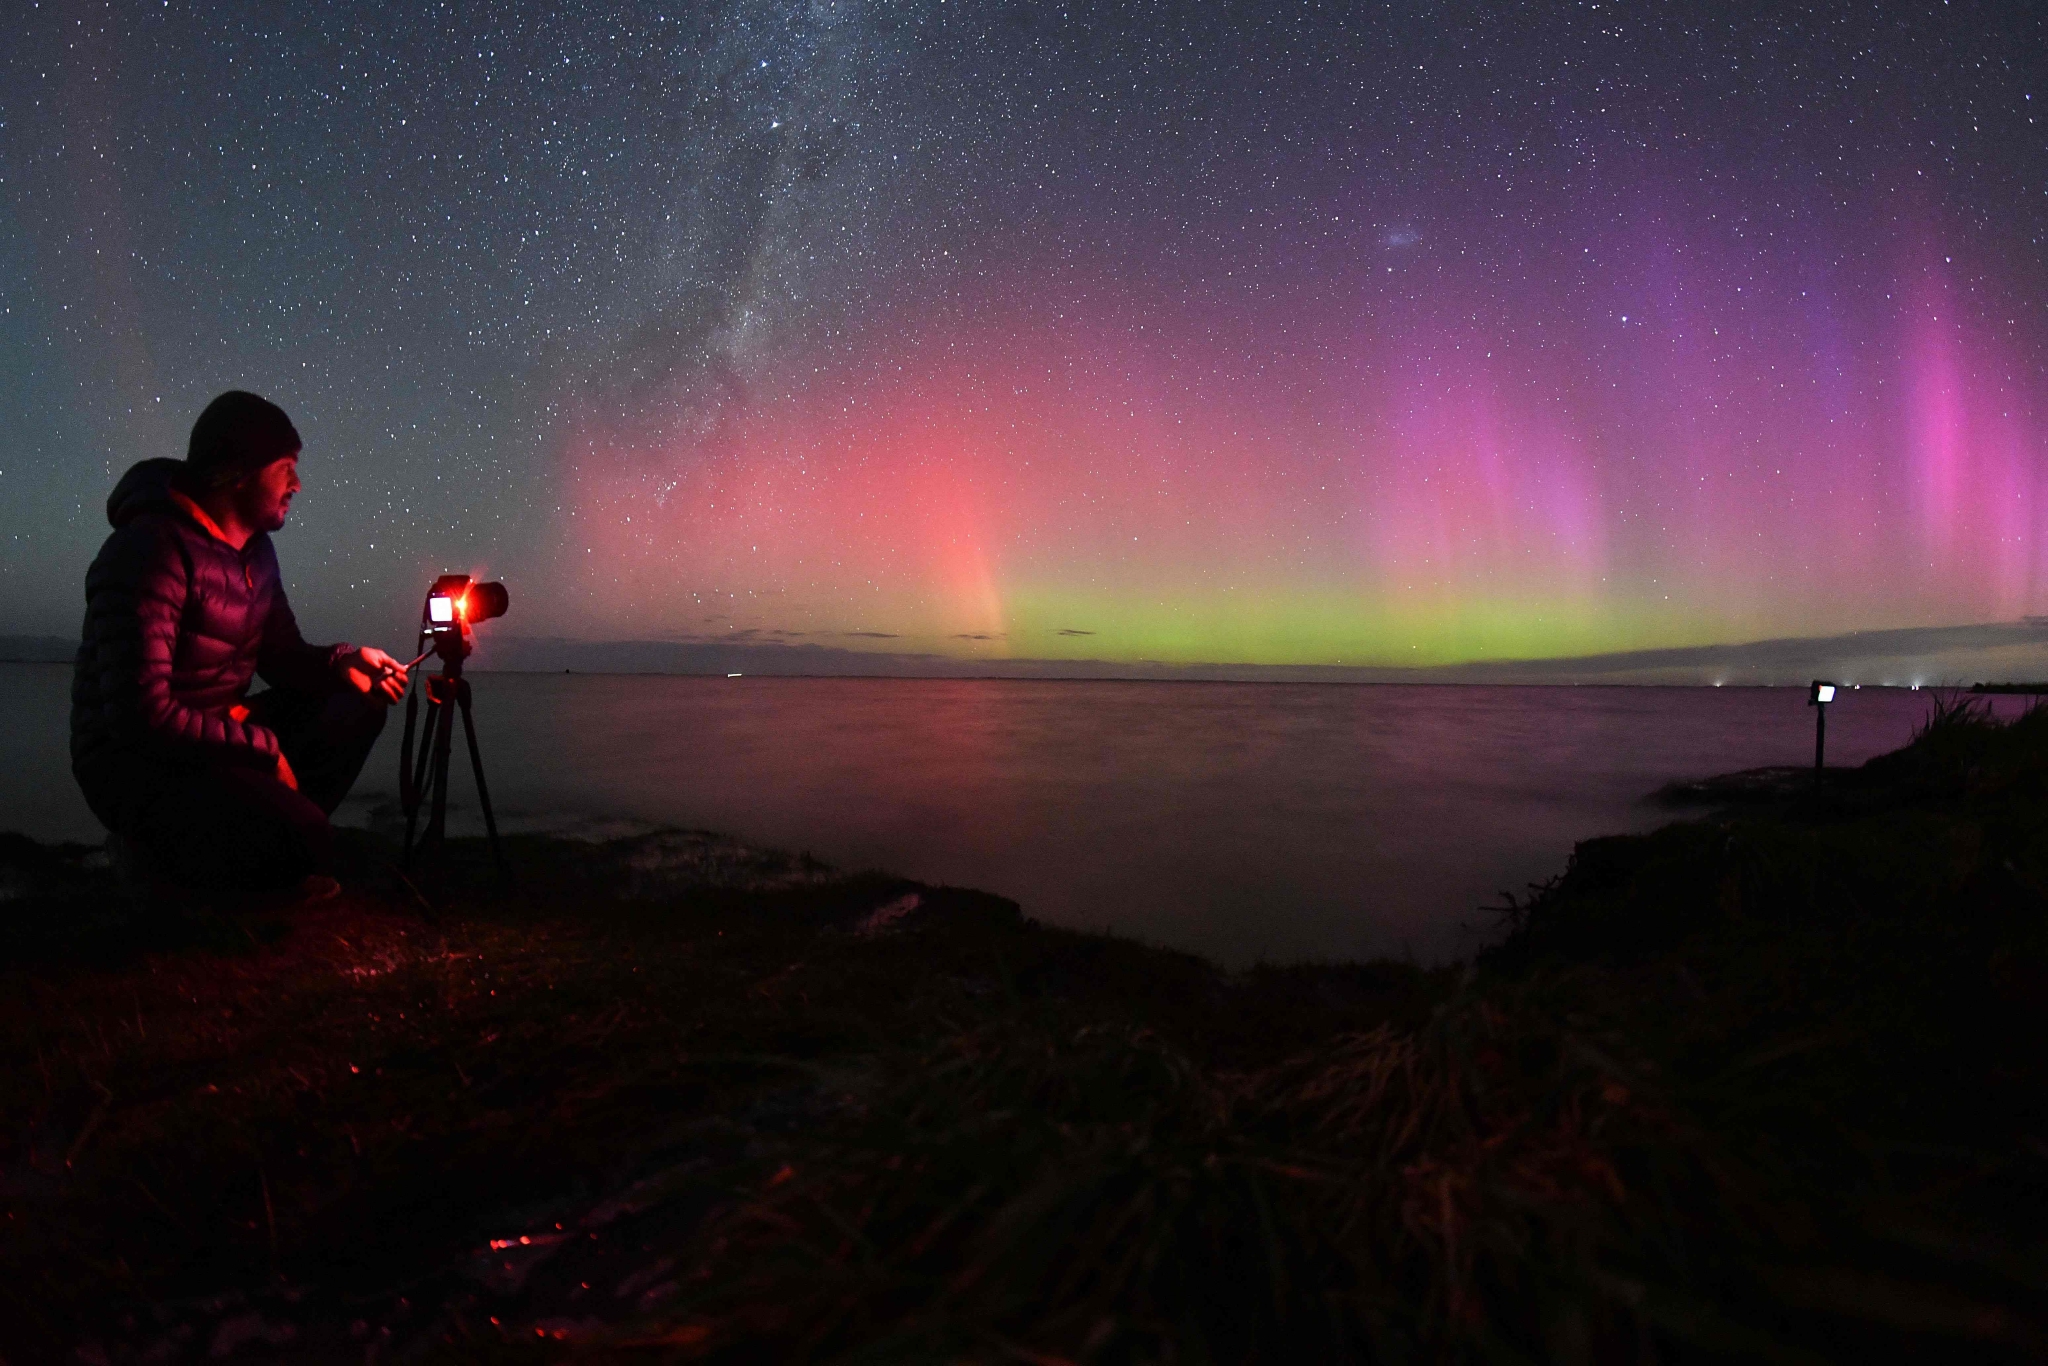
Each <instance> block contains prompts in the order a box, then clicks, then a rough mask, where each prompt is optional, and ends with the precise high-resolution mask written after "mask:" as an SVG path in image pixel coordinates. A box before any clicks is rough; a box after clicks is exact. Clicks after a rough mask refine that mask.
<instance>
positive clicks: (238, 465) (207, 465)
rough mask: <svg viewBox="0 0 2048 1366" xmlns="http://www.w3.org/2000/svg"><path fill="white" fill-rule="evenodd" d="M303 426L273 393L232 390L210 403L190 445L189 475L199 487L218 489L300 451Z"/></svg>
mask: <svg viewBox="0 0 2048 1366" xmlns="http://www.w3.org/2000/svg"><path fill="white" fill-rule="evenodd" d="M300 444H301V443H300V441H299V433H298V429H297V428H296V427H294V426H292V420H291V419H290V418H288V417H286V416H285V415H284V409H282V408H280V407H278V406H277V405H276V404H275V403H272V402H271V401H270V400H269V399H267V398H258V397H257V396H256V395H255V394H251V393H246V392H244V391H243V390H240V389H230V390H228V391H227V392H226V393H224V394H222V395H221V396H220V397H219V398H217V399H215V400H214V401H213V402H211V403H209V404H207V405H206V411H205V412H203V413H201V414H200V415H199V420H198V421H197V422H195V423H193V424H192V441H191V444H189V445H188V446H186V448H185V470H186V478H187V480H188V481H189V482H190V483H191V484H192V485H193V487H194V488H197V489H217V488H224V487H225V486H227V485H229V484H232V483H234V482H235V481H236V480H237V479H240V478H241V477H242V476H243V475H245V474H252V473H254V472H255V471H257V470H260V469H262V468H263V467H264V466H265V465H268V464H269V463H270V462H271V461H273V460H277V459H281V458H282V457H284V456H287V455H295V454H297V453H298V450H299V447H300Z"/></svg>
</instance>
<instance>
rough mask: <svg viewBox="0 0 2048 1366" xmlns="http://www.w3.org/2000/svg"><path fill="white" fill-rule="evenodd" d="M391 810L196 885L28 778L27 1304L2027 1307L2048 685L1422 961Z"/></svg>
mask: <svg viewBox="0 0 2048 1366" xmlns="http://www.w3.org/2000/svg"><path fill="white" fill-rule="evenodd" d="M388 852H389V851H388V850H386V849H384V848H383V847H381V846H379V845H377V844H376V843H375V842H373V841H371V840H369V839H368V838H367V837H365V838H364V840H363V842H362V843H360V844H359V845H358V846H357V847H356V848H355V849H354V851H353V857H354V858H355V859H356V861H357V864H358V867H357V870H356V872H355V874H354V876H353V877H352V878H350V879H349V883H350V890H349V891H348V892H347V893H345V894H344V896H343V897H342V898H341V899H339V900H338V901H334V902H329V903H326V904H324V905H320V906H316V907H311V908H300V909H297V910H292V911H289V912H279V911H277V910H276V909H275V908H271V909H266V908H263V907H249V906H241V907H225V908H209V909H203V910H199V911H196V912H194V913H191V914H188V915H185V916H182V917H166V916H163V915H161V914H158V915H142V914H140V913H138V912H137V911H135V910H134V909H132V908H131V907H129V906H128V905H127V904H126V903H125V902H123V901H122V899H121V898H120V896H119V895H118V893H117V892H116V891H115V890H114V888H113V887H112V885H111V882H110V881H109V879H108V877H107V875H106V873H105V872H104V871H102V870H100V869H97V868H96V867H95V866H94V860H93V858H92V857H90V856H89V855H88V854H87V853H86V851H83V850H78V849H50V848H44V847H38V846H34V845H31V844H29V843H28V842H27V841H25V840H21V839H20V838H19V837H5V836H0V897H4V898H5V899H0V973H4V982H0V1359H4V1360H5V1361H6V1362H9V1363H13V1366H21V1363H27V1362H42V1361H76V1362H82V1363H88V1364H90V1363H98V1362H129V1361H151V1362H175V1361H202V1360H218V1359H229V1360H262V1359H283V1360H293V1361H313V1362H326V1361H334V1362H344V1361H345V1362H350V1363H358V1362H385V1361H421V1362H440V1361H450V1362H452V1361H508V1362H509V1361H541V1360H554V1359H560V1358H564V1357H584V1358H602V1359H632V1360H665V1359H677V1360H712V1361H728V1360H730V1361H742V1360H745V1361H756V1360H820V1361H822V1360H868V1361H977V1362H1033V1363H1054V1362H1146V1361H1178V1362H1246V1361H1290V1362H1291V1361H1325V1360H1353V1359H1361V1360H1363V1359H1374V1360H1395V1361H1465V1360H1474V1361H1491V1360H1500V1361H1531V1360H1555V1361H1599V1362H1610V1361H1615V1362H1619V1361H1666V1360H1684V1361H1694V1360H1720V1359H1729V1360H1736V1359H1739V1360H1745V1361H1749V1360H1762V1361H1788V1362H1789V1361H1813V1360H1866V1359H1872V1358H1877V1357H1883V1358H1886V1359H1899V1358H1901V1357H1910V1356H1916V1355H1917V1356H1919V1357H1922V1358H1925V1359H1928V1360H1942V1361H1953V1360H2012V1361H2027V1360H2040V1359H2043V1358H2044V1357H2048V1312H2044V1309H2043V1306H2048V1232H2044V1231H2048V712H2034V713H2031V714H2030V715H2028V716H2027V717H2025V718H2024V719H2022V720H2020V721H2018V722H2016V723H2014V724H2012V725H2010V726H1999V725H1996V724H1993V723H1991V722H1989V721H1987V720H1985V719H1983V718H1982V717H1981V716H1977V715H1974V714H1972V713H1970V712H1968V711H1967V710H1961V709H1957V710H1950V711H1947V712H1945V713H1942V714H1939V715H1937V717H1936V718H1935V720H1934V721H1933V722H1932V723H1930V725H1929V727H1928V728H1927V730H1926V731H1925V732H1924V733H1923V734H1922V735H1921V736H1920V738H1919V739H1918V740H1916V742H1915V743H1914V744H1913V745H1912V746H1910V747H1909V748H1907V749H1905V750H1902V751H1899V752H1898V753H1896V754H1892V755H1888V756H1885V757H1884V758H1882V759H1879V760H1876V761H1874V762H1872V763H1871V764H1869V765H1867V766H1866V767H1865V768H1863V769H1861V770H1857V771H1854V772H1849V773H1842V774H1838V775H1833V780H1832V781H1831V782H1830V783H1829V784H1828V785H1827V786H1826V787H1825V788H1824V789H1822V790H1821V791H1819V792H1812V791H1793V792H1791V793H1790V794H1781V795H1778V796H1775V797H1768V796H1767V797H1766V798H1765V799H1763V800H1760V801H1758V802H1757V803H1755V804H1753V805H1749V806H1746V807H1741V808H1730V809H1728V810H1725V811H1723V812H1720V813H1718V814H1715V815H1712V816H1710V817H1708V818H1705V819H1702V820H1697V821H1691V822H1683V823H1679V824H1675V825H1672V826H1669V827H1667V828H1665V829H1663V830H1661V831H1658V832H1657V833H1655V834H1651V835H1647V836H1641V837H1623V838H1613V839H1599V840H1591V841H1588V842H1587V843H1584V844H1582V845H1580V846H1579V847H1578V850H1577V851H1576V853H1575V854H1574V856H1573V858H1572V861H1571V864H1570V866H1569V869H1568V870H1567V871H1566V872H1565V873H1564V874H1563V875H1562V876H1561V877H1560V878H1558V879H1557V880H1555V881H1554V882H1552V883H1551V884H1549V885H1547V886H1545V887H1542V888H1539V889H1533V890H1532V892H1531V894H1530V895H1529V896H1528V897H1527V898H1524V899H1520V900H1515V901H1512V902H1510V904H1509V905H1507V906H1506V907H1505V908H1504V909H1503V911H1502V914H1503V916H1504V919H1505V920H1506V922H1507V924H1506V934H1505V939H1504V942H1503V943H1502V945H1501V946H1500V947H1499V948H1498V949H1496V950H1494V951H1493V952H1492V953H1490V954H1488V955H1486V956H1485V957H1484V958H1483V959H1482V960H1481V961H1480V962H1478V963H1476V964H1473V965H1471V966H1470V967H1469V968H1466V969H1459V970H1447V971H1442V972H1434V973H1430V972H1423V971H1419V970H1417V969H1414V968H1410V967H1403V966H1398V965H1387V964H1375V965H1365V966H1343V967H1338V966H1332V967H1313V968H1298V969H1267V970H1257V971H1252V972H1249V973H1242V974H1225V973H1222V972H1219V971H1216V970H1214V969H1212V968H1211V967H1209V966H1208V965H1206V964H1204V963H1202V962H1200V961H1198V960H1195V959H1192V958H1189V957H1185V956H1182V955H1177V954H1171V953H1166V952H1162V951H1158V950H1153V949H1148V948H1144V947H1141V946H1138V945H1134V944H1131V943H1127V942H1122V941H1118V940H1114V939H1108V938H1101V937H1095V936H1087V935H1080V934H1072V933H1067V932H1063V931H1057V930H1051V929H1046V928H1043V927H1039V926H1036V925H1034V924H1031V923H1030V922H1027V921H1025V920H1023V919H1022V918H1021V917H1020V916H1019V915H1018V913H1017V911H1016V908H1015V907H1014V906H1012V905H1011V904H1010V903H1007V902H1004V901H1002V900H1000V899H997V898H995V897H991V896H987V895H983V894H979V893H973V892H963V891H958V890H950V889H934V888H929V887H920V886H917V885H914V884H910V883H905V882H902V881H899V880H892V879H887V878H883V877H879V876H874V875H864V876H854V877H847V876H842V875H839V874H836V873H834V872H833V871H832V870H829V869H826V868H823V867H820V866H818V865H816V864H813V863H810V862H808V861H807V860H801V859H790V858H783V857H779V856H774V855H767V854H761V853H757V852H753V851H748V850H745V849H741V848H739V847H737V846H734V845H732V844H730V843H728V842H724V841H721V840H719V839H716V838H714V837H710V836H702V835H693V834H671V835H662V836H654V837H648V838H644V839H637V840H630V841H622V842H619V843H615V844H610V845H596V846H593V845H587V844H573V843H567V842H558V841H544V840H523V841H514V842H513V849H512V852H513V856H514V859H515V862H516V864H517V866H518V868H519V870H520V872H521V881H520V883H519V884H518V885H517V887H515V888H513V889H511V890H502V889H500V888H498V887H497V886H496V885H495V883H494V882H493V881H492V879H491V877H490V875H489V874H488V872H487V871H486V869H485V865H484V864H483V863H482V861H481V859H480V851H478V850H476V849H474V848H461V847H458V849H457V851H456V854H457V858H456V863H455V866H454V868H453V870H452V872H451V874H450V875H449V876H447V877H446V878H445V879H443V880H442V881H441V882H440V883H438V884H437V885H436V886H432V887H426V888H423V889H422V890H423V891H424V893H425V895H424V896H421V895H417V894H415V892H414V891H413V890H412V889H411V888H410V887H408V886H406V885H404V884H402V883H401V882H400V881H398V880H397V879H396V878H395V877H394V876H393V875H391V874H390V873H389V872H388V871H385V869H386V868H387V864H388ZM1367 897H1369V889H1361V899H1362V900H1363V899H1366V898H1367ZM1450 909H1451V910H1452V911H1453V912H1455V911H1456V909H1457V908H1450Z"/></svg>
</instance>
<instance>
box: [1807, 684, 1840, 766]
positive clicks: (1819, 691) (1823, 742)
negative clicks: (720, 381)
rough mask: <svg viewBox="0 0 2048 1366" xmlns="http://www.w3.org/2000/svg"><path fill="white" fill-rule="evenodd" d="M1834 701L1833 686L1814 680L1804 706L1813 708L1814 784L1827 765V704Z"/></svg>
mask: <svg viewBox="0 0 2048 1366" xmlns="http://www.w3.org/2000/svg"><path fill="white" fill-rule="evenodd" d="M1834 700H1835V685H1834V684H1832V683H1829V682H1826V681H1824V680H1822V679H1818V678H1816V679H1814V680H1813V687H1812V688H1811V689H1809V690H1808V691H1807V694H1806V705H1807V706H1809V707H1812V708H1813V780H1814V782H1816V783H1818V782H1819V781H1820V775H1821V769H1822V767H1823V766H1824V765H1825V764H1826V763H1827V752H1828V703H1830V702H1832V701H1834Z"/></svg>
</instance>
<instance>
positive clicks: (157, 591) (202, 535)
mask: <svg viewBox="0 0 2048 1366" xmlns="http://www.w3.org/2000/svg"><path fill="white" fill-rule="evenodd" d="M180 468H181V464H180V462H179V461H176V460H145V461H143V462H142V463H141V464H139V465H136V466H135V467H134V468H133V469H131V470H129V471H128V473H126V474H124V475H122V476H121V480H120V482H119V483H117V484H116V485H115V486H114V492H113V493H112V494H111V495H110V496H109V497H108V499H107V520H108V521H109V522H111V523H112V524H113V526H114V534H113V535H111V536H109V537H107V540H106V544H105V545H103V546H101V547H100V553H99V557H98V558H97V559H95V560H94V561H93V562H92V568H91V569H89V570H87V571H86V575H85V631H84V639H83V640H82V641H81V642H80V644H79V647H78V664H77V669H76V672H75V673H74V674H73V677H72V683H71V770H72V772H73V773H74V774H75V775H76V776H77V778H78V784H79V786H80V787H81V788H83V789H84V791H85V798H86V802H87V804H88V805H90V806H91V807H92V809H93V811H94V813H95V814H96V815H98V816H99V817H100V819H101V820H102V821H105V822H106V823H107V824H108V825H109V826H110V827H111V828H114V829H117V830H118V829H120V828H121V826H122V824H123V822H122V821H121V820H120V819H119V814H120V812H121V811H122V810H124V809H126V808H127V807H128V806H129V805H130V804H131V803H130V798H131V796H132V795H133V794H131V793H128V792H126V791H124V790H123V789H124V788H127V787H130V786H132V785H133V784H134V783H135V782H136V781H137V774H136V764H137V763H138V762H139V763H141V764H144V765H151V766H154V765H161V764H173V765H176V764H181V763H184V762H190V761H193V760H220V759H225V760H228V761H230V762H243V763H248V764H251V765H253V766H259V767H265V768H267V767H269V766H271V765H272V764H274V763H275V762H276V756H277V752H278V747H277V736H276V734H275V733H274V732H272V731H270V730H269V729H267V728H265V727H263V726H259V725H254V724H251V723H249V722H246V721H242V720H238V719H236V715H235V713H236V711H237V710H238V709H239V704H240V703H241V702H242V699H243V698H244V697H245V696H246V695H247V693H248V691H249V680H250V678H251V677H252V676H253V675H257V674H261V675H262V677H263V679H264V681H265V682H267V683H269V684H270V685H271V686H272V687H281V688H291V689H294V690H298V691H304V692H312V693H321V692H325V691H327V690H328V689H331V688H333V687H335V686H336V685H337V684H338V683H339V681H340V680H339V674H338V673H337V669H336V665H337V662H338V660H339V659H340V657H341V656H342V655H344V654H346V653H348V651H349V650H350V649H351V648H352V647H350V646H348V645H327V646H318V645H308V644H307V643H306V641H305V639H304V638H303V637H301V636H300V635H299V624H298V621H297V620H296V619H295V618H294V617H293V616H292V609H291V604H289V603H288V602H286V601H285V596H284V585H283V583H282V581H281V580H280V578H279V576H278V570H277V552H276V551H275V550H274V549H272V548H271V544H270V537H269V536H268V535H266V534H263V533H260V532H259V533H258V534H257V535H255V536H252V537H251V538H250V539H249V542H248V544H247V545H245V546H243V547H242V548H241V549H240V550H239V551H238V550H236V549H235V548H234V547H232V546H230V545H228V544H227V543H226V542H225V541H222V540H220V539H219V538H218V537H217V536H215V535H214V534H213V533H212V532H211V531H209V530H208V529H207V528H206V527H205V526H204V525H203V524H202V523H201V522H200V521H199V519H198V518H197V517H195V516H193V515H192V513H191V512H190V511H189V510H188V509H186V508H184V507H182V506H180V504H179V502H178V500H176V499H174V498H173V497H172V480H173V478H174V477H175V476H176V474H177V472H178V470H179V469H180Z"/></svg>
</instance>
